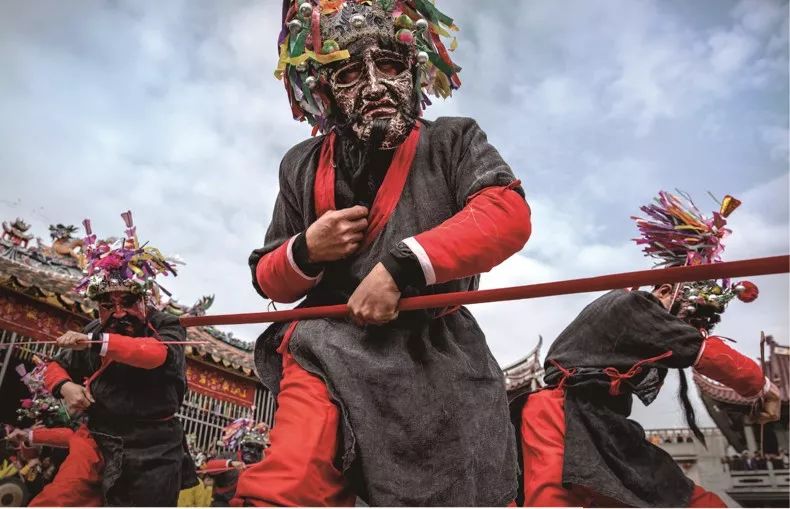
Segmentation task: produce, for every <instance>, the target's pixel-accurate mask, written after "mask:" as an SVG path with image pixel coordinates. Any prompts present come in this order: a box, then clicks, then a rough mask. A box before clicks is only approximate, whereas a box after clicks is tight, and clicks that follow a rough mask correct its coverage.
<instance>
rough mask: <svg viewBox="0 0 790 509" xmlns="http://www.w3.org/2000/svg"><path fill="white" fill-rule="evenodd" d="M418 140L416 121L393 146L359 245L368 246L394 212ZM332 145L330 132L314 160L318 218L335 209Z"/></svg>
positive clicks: (314, 191) (333, 140)
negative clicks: (388, 163)
mask: <svg viewBox="0 0 790 509" xmlns="http://www.w3.org/2000/svg"><path fill="white" fill-rule="evenodd" d="M419 141H420V124H419V123H416V124H414V128H412V130H411V133H409V136H408V138H406V140H405V141H404V142H403V143H401V144H400V146H399V147H398V148H397V149H395V154H394V155H393V157H392V162H391V163H390V167H389V168H388V169H387V174H386V175H385V177H384V182H382V183H381V188H380V189H379V192H378V193H377V194H376V198H375V199H374V200H373V206H372V207H371V208H370V215H369V216H368V230H367V232H365V238H364V240H363V241H362V247H363V248H364V247H367V246H370V244H372V243H373V241H374V240H376V237H378V235H379V234H380V233H381V231H382V230H383V229H384V226H386V225H387V222H388V221H389V218H390V217H391V216H392V213H393V212H394V211H395V207H396V206H397V205H398V201H400V197H401V194H402V193H403V188H404V186H405V185H406V179H407V178H408V176H409V172H410V171H411V167H412V163H413V162H414V155H415V154H416V153H417V145H418V144H419ZM334 146H335V132H334V131H332V132H330V133H329V134H328V135H327V136H326V137H325V138H324V141H323V142H322V144H321V154H320V156H319V159H318V170H317V171H316V176H315V187H314V189H313V198H314V200H315V214H316V217H321V216H322V215H324V213H326V212H327V211H330V210H335V165H334Z"/></svg>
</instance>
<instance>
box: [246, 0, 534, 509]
mask: <svg viewBox="0 0 790 509" xmlns="http://www.w3.org/2000/svg"><path fill="white" fill-rule="evenodd" d="M283 14H284V21H283V32H282V34H281V36H280V41H279V43H280V44H279V48H280V64H279V65H278V68H277V71H276V72H275V74H276V75H277V76H280V77H282V78H283V79H284V80H285V85H286V90H287V92H288V95H289V98H290V100H291V106H292V111H293V113H294V116H295V117H296V118H298V119H307V120H309V121H310V122H311V123H312V124H313V125H314V129H315V131H316V132H318V131H321V132H322V133H323V135H321V136H317V137H314V138H312V139H309V140H307V141H304V142H302V143H300V144H298V145H296V146H295V147H294V148H292V149H291V150H290V151H289V152H288V153H287V154H286V155H285V157H284V159H283V161H282V164H281V166H280V190H279V195H278V198H277V202H276V204H275V207H274V213H273V217H272V221H271V223H270V225H269V229H268V232H267V234H266V239H265V244H264V246H263V247H262V248H261V249H257V250H255V251H254V252H253V253H252V255H251V257H250V268H251V270H252V274H253V286H254V287H255V289H256V290H257V291H258V292H259V293H260V294H261V295H262V296H264V297H266V298H270V299H272V300H275V301H278V302H293V301H296V300H298V299H300V298H302V297H306V298H305V300H304V301H303V302H302V305H305V306H309V305H319V304H338V303H348V306H349V308H350V320H347V319H324V320H309V321H302V322H298V323H296V322H292V323H287V324H280V325H275V326H273V327H270V328H269V329H267V331H266V332H264V334H263V335H262V336H261V337H260V338H259V339H258V342H257V345H256V351H255V362H256V367H257V372H258V374H259V376H260V377H261V379H262V381H263V382H264V384H265V385H266V386H268V387H269V388H270V389H271V390H272V391H273V392H274V393H275V394H277V403H278V408H277V412H276V414H275V419H274V420H275V425H274V427H273V428H272V435H271V441H272V445H271V447H270V448H269V449H268V451H267V455H266V457H265V458H264V459H263V461H261V462H260V463H258V464H257V465H254V466H253V467H251V468H248V469H246V470H245V471H244V472H243V473H242V474H241V476H240V479H239V482H238V487H237V491H236V495H237V499H235V501H234V502H235V503H238V504H244V503H247V504H255V505H303V506H326V505H353V504H354V501H355V496H359V497H361V498H362V499H363V500H365V501H366V502H367V503H368V504H371V505H390V506H395V505H410V506H425V505H445V506H452V505H488V506H495V505H505V504H507V503H509V502H510V501H512V500H513V499H514V498H515V495H516V487H517V475H516V472H517V465H516V447H515V439H514V437H513V436H512V433H511V432H510V428H511V426H510V423H509V418H508V409H507V398H506V394H505V388H504V377H503V374H502V371H501V370H500V368H499V366H498V365H497V363H496V361H495V360H494V358H493V356H492V355H491V352H490V351H489V348H488V346H487V344H486V340H485V336H484V335H483V333H482V331H481V330H480V328H479V327H478V326H477V323H476V322H475V320H474V318H473V317H472V315H471V314H470V313H469V311H468V310H466V309H465V308H453V309H433V310H429V311H419V312H403V313H400V314H399V313H398V301H399V300H400V298H401V297H405V296H414V295H424V294H431V293H444V292H450V291H466V290H473V289H475V288H477V285H478V279H479V274H480V273H481V272H486V271H488V270H490V269H491V268H492V267H494V266H495V265H497V264H499V263H500V262H502V261H503V260H505V259H506V258H507V257H509V256H510V255H512V254H513V253H516V252H517V251H519V250H520V249H521V248H522V247H523V246H524V244H525V243H526V241H527V239H528V237H529V235H530V210H529V207H528V206H527V203H526V201H525V199H524V191H523V190H522V188H521V187H520V183H519V181H518V180H516V178H515V177H514V175H513V172H512V171H511V169H510V168H509V167H508V165H507V164H506V163H505V162H504V161H503V160H502V158H501V157H500V155H499V153H498V152H497V150H496V149H495V148H494V147H493V146H492V145H490V144H489V143H488V142H487V140H486V136H485V134H484V133H483V131H482V130H481V129H480V127H479V126H478V125H477V124H476V123H475V122H474V121H473V120H471V119H468V118H439V119H437V120H435V121H426V120H422V119H421V118H419V117H420V114H421V108H422V107H423V106H425V105H427V104H428V103H429V101H428V98H427V94H429V93H432V94H435V95H438V96H443V97H444V96H447V95H449V94H450V92H451V90H452V89H453V88H457V87H458V86H459V85H460V81H459V78H458V75H457V72H458V71H459V70H460V69H459V68H458V67H457V66H456V65H455V64H453V62H452V61H451V60H450V58H449V54H448V52H447V50H446V48H445V46H444V44H443V43H442V41H441V38H440V35H442V34H449V31H454V30H457V28H456V27H455V25H454V24H453V22H452V20H451V19H450V18H448V17H447V16H445V15H444V14H442V13H441V12H439V11H438V10H437V9H436V7H435V6H434V4H433V3H432V2H427V1H423V0H417V1H412V0H408V1H395V0H374V1H371V2H357V1H342V0H335V1H321V2H302V3H297V2H292V1H286V2H285V3H284V9H283Z"/></svg>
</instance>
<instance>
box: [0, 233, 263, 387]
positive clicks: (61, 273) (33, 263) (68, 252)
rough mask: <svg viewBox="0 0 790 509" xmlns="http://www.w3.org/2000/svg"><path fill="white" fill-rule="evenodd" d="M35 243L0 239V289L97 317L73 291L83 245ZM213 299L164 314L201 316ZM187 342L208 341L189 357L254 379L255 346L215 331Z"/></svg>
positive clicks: (193, 334) (170, 307)
mask: <svg viewBox="0 0 790 509" xmlns="http://www.w3.org/2000/svg"><path fill="white" fill-rule="evenodd" d="M57 226H58V227H61V228H60V229H58V228H56V227H50V231H61V232H62V231H64V228H62V225H57ZM65 231H67V230H65ZM53 237H54V235H53ZM37 244H38V245H37V246H27V245H26V244H25V243H20V242H19V239H18V238H12V237H9V236H8V235H5V236H3V237H2V238H0V287H5V288H8V289H10V290H12V291H15V292H17V293H21V294H23V295H26V296H28V297H31V298H33V299H35V300H37V301H40V302H43V303H46V304H49V305H51V306H53V307H56V308H60V309H64V310H66V311H69V312H72V313H77V314H80V315H84V316H86V317H87V318H94V317H95V316H96V307H95V305H94V304H93V303H92V302H91V301H89V300H87V299H85V298H83V297H81V296H80V295H78V294H76V293H74V292H73V291H72V288H73V287H74V285H75V283H76V282H77V281H78V280H79V279H80V278H81V277H82V270H81V268H80V264H79V249H77V248H78V247H79V246H81V242H80V241H79V240H75V239H71V238H70V237H64V238H60V239H55V242H53V245H51V246H50V245H46V244H43V243H42V242H41V239H37ZM72 248H73V249H72ZM213 300H214V299H213V296H212V297H204V298H202V299H201V300H200V301H198V302H197V303H196V304H195V305H194V306H191V307H187V306H183V305H181V304H179V303H178V302H176V301H175V300H171V301H170V302H168V303H167V304H166V305H165V306H164V309H163V310H164V311H166V312H169V313H171V314H174V315H176V316H182V315H195V314H203V313H205V311H206V309H207V308H208V307H209V306H210V305H211V304H212V303H213ZM187 339H188V340H189V341H208V342H209V343H208V344H200V345H193V346H189V347H187V355H188V356H189V357H192V358H195V359H199V360H203V361H204V362H208V363H210V364H214V365H216V366H218V367H224V368H225V369H227V370H231V371H234V372H236V373H237V374H242V375H245V376H248V377H253V376H254V373H253V367H252V366H253V362H252V352H251V351H252V344H251V343H248V342H244V341H242V340H240V339H238V338H235V337H234V336H233V335H232V334H228V333H224V332H222V331H220V330H219V329H216V328H214V327H190V328H189V329H187Z"/></svg>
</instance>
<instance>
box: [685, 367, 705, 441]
mask: <svg viewBox="0 0 790 509" xmlns="http://www.w3.org/2000/svg"><path fill="white" fill-rule="evenodd" d="M678 376H679V377H680V388H679V389H678V396H679V397H680V404H681V405H682V406H683V413H684V414H685V417H686V424H687V425H688V427H689V429H691V432H692V433H693V434H694V436H695V437H697V440H699V441H700V443H701V444H702V445H704V446H705V448H707V447H708V444H707V443H705V436H704V435H703V434H702V430H700V429H699V426H697V416H696V414H695V413H694V407H693V406H692V405H691V401H690V400H689V395H688V388H689V384H688V380H686V372H685V371H683V370H682V369H679V370H678Z"/></svg>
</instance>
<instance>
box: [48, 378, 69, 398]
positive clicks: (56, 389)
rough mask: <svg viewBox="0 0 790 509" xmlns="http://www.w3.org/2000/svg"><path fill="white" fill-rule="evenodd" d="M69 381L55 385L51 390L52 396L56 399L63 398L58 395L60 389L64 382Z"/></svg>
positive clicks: (64, 382) (64, 381)
mask: <svg viewBox="0 0 790 509" xmlns="http://www.w3.org/2000/svg"><path fill="white" fill-rule="evenodd" d="M70 381H71V380H63V381H62V382H58V383H56V384H55V387H53V388H52V395H53V396H55V397H56V398H58V399H61V398H63V395H62V394H61V393H60V389H61V387H63V386H64V385H65V384H66V382H70Z"/></svg>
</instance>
